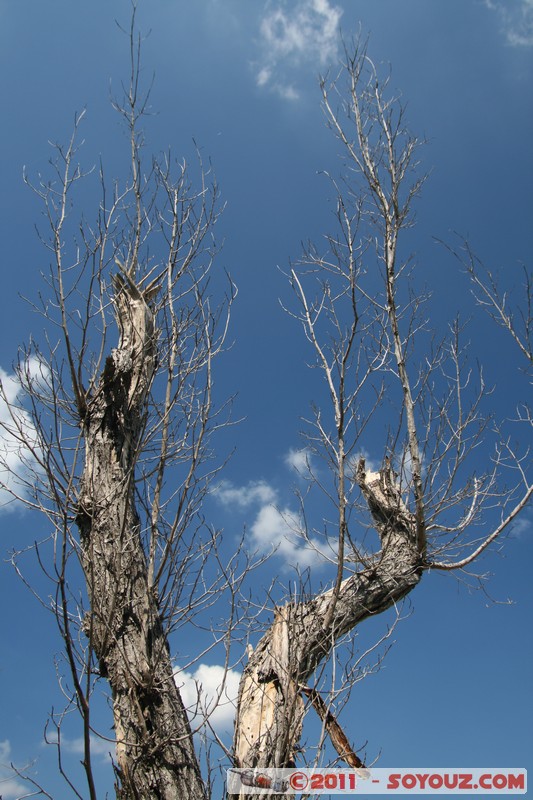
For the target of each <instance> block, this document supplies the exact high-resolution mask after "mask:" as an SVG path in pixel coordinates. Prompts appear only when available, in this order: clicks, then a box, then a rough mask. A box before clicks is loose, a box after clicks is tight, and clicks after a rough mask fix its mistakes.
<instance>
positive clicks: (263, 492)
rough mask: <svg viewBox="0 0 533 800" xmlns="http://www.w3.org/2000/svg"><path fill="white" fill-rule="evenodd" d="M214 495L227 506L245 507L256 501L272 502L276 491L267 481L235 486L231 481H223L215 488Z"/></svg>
mask: <svg viewBox="0 0 533 800" xmlns="http://www.w3.org/2000/svg"><path fill="white" fill-rule="evenodd" d="M214 495H215V497H216V498H217V500H219V501H220V502H221V503H222V504H223V505H225V506H237V507H238V508H241V509H245V508H249V506H251V505H253V504H254V503H272V502H273V501H274V500H275V498H276V492H275V491H274V489H273V488H272V487H271V486H269V485H268V483H266V482H265V481H250V483H248V484H246V486H234V485H233V484H232V483H230V481H222V482H221V483H219V484H218V486H217V488H216V489H215V490H214Z"/></svg>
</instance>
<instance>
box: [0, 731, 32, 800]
mask: <svg viewBox="0 0 533 800" xmlns="http://www.w3.org/2000/svg"><path fill="white" fill-rule="evenodd" d="M11 763H12V758H11V743H10V742H9V740H8V739H4V740H3V741H0V798H2V800H16V798H19V797H21V796H25V795H26V794H27V792H28V788H27V787H26V786H24V784H23V783H22V782H21V781H20V780H18V779H17V777H16V775H15V773H14V772H13V769H12V768H11Z"/></svg>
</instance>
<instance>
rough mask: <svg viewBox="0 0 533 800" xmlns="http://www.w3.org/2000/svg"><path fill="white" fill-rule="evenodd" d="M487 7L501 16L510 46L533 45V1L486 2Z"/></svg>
mask: <svg viewBox="0 0 533 800" xmlns="http://www.w3.org/2000/svg"><path fill="white" fill-rule="evenodd" d="M485 5H486V6H487V7H488V8H491V9H493V10H494V11H496V12H497V13H498V14H499V16H500V19H501V21H502V29H503V32H504V34H505V36H506V38H507V41H508V42H509V44H511V45H513V46H516V47H531V46H532V45H533V0H485Z"/></svg>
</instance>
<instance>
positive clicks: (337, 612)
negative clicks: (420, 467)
mask: <svg viewBox="0 0 533 800" xmlns="http://www.w3.org/2000/svg"><path fill="white" fill-rule="evenodd" d="M357 480H358V483H359V486H360V487H361V491H362V493H363V496H364V497H365V499H366V501H367V503H368V506H369V509H370V512H371V514H372V517H373V521H374V524H375V527H376V530H377V532H378V534H379V536H380V539H381V551H380V553H379V554H378V555H377V556H375V557H374V558H373V560H372V563H371V564H370V565H369V566H367V567H366V568H365V569H363V570H362V571H361V572H358V573H356V574H354V575H351V576H350V577H349V578H346V579H345V580H344V581H343V582H342V584H341V586H340V588H339V591H338V592H337V593H335V591H334V590H330V591H328V592H324V593H323V594H321V595H318V596H317V597H315V598H313V599H311V600H308V601H305V602H292V603H288V604H287V605H285V606H283V607H281V608H278V609H277V610H276V613H275V618H274V622H273V624H272V626H271V627H270V629H269V630H268V631H267V633H266V634H265V635H264V636H263V638H262V639H261V640H260V642H259V644H258V645H257V647H256V649H255V651H254V652H253V654H252V655H251V657H250V660H249V662H248V664H247V666H246V668H245V670H244V674H243V677H242V680H241V685H240V690H239V699H238V707H237V722H236V730H235V748H234V752H235V765H236V766H237V767H240V768H254V767H259V768H261V767H280V768H281V767H291V766H292V765H293V764H294V760H295V751H296V749H297V745H298V741H299V738H300V735H301V730H302V724H303V715H304V704H303V700H302V698H301V690H302V686H303V685H304V684H306V682H307V680H308V679H309V677H310V676H311V675H312V674H313V673H314V671H315V670H316V668H317V667H318V665H319V664H320V662H321V661H322V660H323V659H325V658H326V657H327V656H328V655H329V654H330V652H331V650H332V648H333V645H334V644H335V642H336V641H337V639H339V638H340V637H341V636H343V635H345V634H346V633H348V632H349V631H351V630H352V629H353V628H354V627H355V626H356V625H358V624H359V623H360V622H362V621H363V620H364V619H367V618H368V617H370V616H373V615H374V614H379V613H381V612H382V611H385V610H386V609H387V608H390V606H392V605H393V604H394V603H396V602H398V601H399V600H401V599H402V598H403V597H404V596H405V595H406V594H408V592H410V591H411V590H412V589H413V588H414V587H415V586H416V585H417V584H418V582H419V580H420V577H421V574H422V568H421V559H420V553H419V549H418V546H417V527H416V519H415V515H414V514H412V513H411V512H409V511H408V510H407V508H406V506H405V505H404V503H403V500H402V498H401V495H400V492H399V490H398V488H397V487H396V485H395V483H394V478H393V474H392V471H391V469H390V466H389V465H386V466H385V467H384V468H383V469H382V470H381V471H380V472H379V473H368V474H367V473H366V471H365V467H364V461H363V460H361V462H360V464H359V470H358V474H357Z"/></svg>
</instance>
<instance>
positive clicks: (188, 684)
mask: <svg viewBox="0 0 533 800" xmlns="http://www.w3.org/2000/svg"><path fill="white" fill-rule="evenodd" d="M240 678H241V675H240V673H239V672H237V671H236V670H234V669H225V668H224V667H222V666H220V665H218V664H214V665H209V664H200V665H199V666H198V667H197V669H196V670H195V671H194V672H186V671H180V670H176V672H175V673H174V680H175V681H176V685H177V687H178V689H179V690H180V694H181V699H182V700H183V703H184V705H185V708H186V709H187V712H188V714H189V719H190V721H191V725H192V726H193V728H196V727H198V726H201V725H203V724H205V720H206V719H209V724H210V725H212V726H213V728H214V729H215V730H216V731H217V733H219V734H222V733H224V732H225V731H230V730H231V729H232V726H233V719H234V717H235V709H236V707H237V694H238V691H239V681H240Z"/></svg>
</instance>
